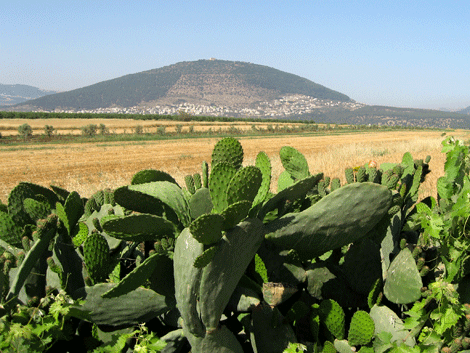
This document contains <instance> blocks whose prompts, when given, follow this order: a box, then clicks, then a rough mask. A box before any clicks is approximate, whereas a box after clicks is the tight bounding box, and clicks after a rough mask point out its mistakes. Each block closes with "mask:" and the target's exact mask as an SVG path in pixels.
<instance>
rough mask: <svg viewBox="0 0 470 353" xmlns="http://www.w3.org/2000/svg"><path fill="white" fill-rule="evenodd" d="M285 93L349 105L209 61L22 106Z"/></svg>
mask: <svg viewBox="0 0 470 353" xmlns="http://www.w3.org/2000/svg"><path fill="white" fill-rule="evenodd" d="M286 94H302V95H306V96H311V97H315V98H319V99H330V100H335V101H341V102H349V101H351V99H350V98H349V97H348V96H346V95H344V94H342V93H340V92H337V91H334V90H331V89H329V88H326V87H324V86H322V85H320V84H317V83H315V82H312V81H310V80H307V79H305V78H302V77H300V76H297V75H294V74H290V73H286V72H283V71H280V70H277V69H274V68H271V67H268V66H263V65H257V64H252V63H247V62H240V61H226V60H215V59H211V60H198V61H189V62H180V63H177V64H173V65H169V66H164V67H162V68H159V69H153V70H148V71H143V72H139V73H135V74H130V75H126V76H122V77H119V78H115V79H112V80H108V81H103V82H99V83H96V84H94V85H91V86H87V87H83V88H79V89H76V90H72V91H68V92H63V93H57V94H53V95H49V96H46V97H41V98H38V99H34V100H31V101H28V102H27V105H28V106H30V107H32V108H36V109H37V108H41V109H45V110H54V109H56V108H61V109H75V110H77V109H97V108H107V107H113V106H116V107H132V106H138V105H145V104H148V103H150V102H151V103H161V104H177V103H181V102H188V103H197V104H207V105H210V104H213V105H230V106H237V105H249V104H254V103H256V102H261V101H270V100H273V99H275V98H278V97H280V96H283V95H286Z"/></svg>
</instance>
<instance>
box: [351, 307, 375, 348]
mask: <svg viewBox="0 0 470 353" xmlns="http://www.w3.org/2000/svg"><path fill="white" fill-rule="evenodd" d="M374 331H375V324H374V320H372V318H371V317H370V316H369V314H368V313H366V312H365V311H362V310H359V311H356V312H355V313H354V315H353V317H352V319H351V323H350V325H349V331H348V342H349V344H350V345H351V346H364V345H366V344H368V343H369V342H370V341H371V340H372V337H373V336H374Z"/></svg>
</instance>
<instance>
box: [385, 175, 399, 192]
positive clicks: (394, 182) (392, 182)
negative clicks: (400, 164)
mask: <svg viewBox="0 0 470 353" xmlns="http://www.w3.org/2000/svg"><path fill="white" fill-rule="evenodd" d="M398 180H400V177H399V176H398V175H397V174H392V175H391V176H390V179H389V180H388V182H387V187H388V189H389V190H394V189H396V187H397V184H398Z"/></svg>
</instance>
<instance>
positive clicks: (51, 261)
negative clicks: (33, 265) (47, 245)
mask: <svg viewBox="0 0 470 353" xmlns="http://www.w3.org/2000/svg"><path fill="white" fill-rule="evenodd" d="M47 265H48V266H49V269H50V270H51V271H52V272H55V273H57V274H61V273H62V269H61V268H60V266H58V265H57V264H56V263H55V261H54V259H53V258H52V257H51V256H50V257H48V258H47Z"/></svg>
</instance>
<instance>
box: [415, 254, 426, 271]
mask: <svg viewBox="0 0 470 353" xmlns="http://www.w3.org/2000/svg"><path fill="white" fill-rule="evenodd" d="M425 262H426V259H425V258H424V257H420V258H418V260H417V261H416V267H417V268H418V271H421V269H422V268H423V266H424V263H425Z"/></svg>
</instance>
